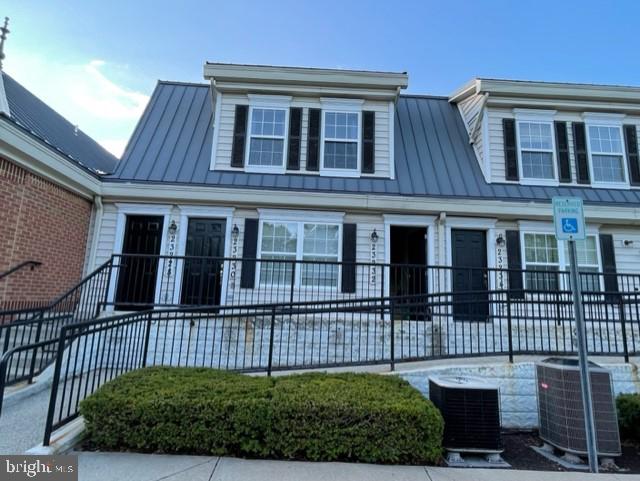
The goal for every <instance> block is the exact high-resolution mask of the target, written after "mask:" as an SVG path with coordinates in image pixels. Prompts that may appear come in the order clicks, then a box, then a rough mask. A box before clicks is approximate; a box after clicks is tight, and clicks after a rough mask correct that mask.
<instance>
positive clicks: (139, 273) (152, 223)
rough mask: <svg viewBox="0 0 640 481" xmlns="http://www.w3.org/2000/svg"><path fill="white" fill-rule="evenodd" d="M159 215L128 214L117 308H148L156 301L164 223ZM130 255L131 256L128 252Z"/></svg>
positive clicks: (117, 290)
mask: <svg viewBox="0 0 640 481" xmlns="http://www.w3.org/2000/svg"><path fill="white" fill-rule="evenodd" d="M163 223H164V218H163V217H162V216H157V215H128V216H127V223H126V226H125V232H124V242H123V244H122V254H124V255H123V256H122V257H121V259H120V272H119V275H118V287H117V289H116V309H120V310H124V309H127V310H139V309H147V308H149V306H150V305H152V304H153V302H154V297H155V292H156V281H157V278H158V258H157V257H149V255H153V256H157V255H159V254H160V245H161V243H162V225H163ZM127 254H128V255H127Z"/></svg>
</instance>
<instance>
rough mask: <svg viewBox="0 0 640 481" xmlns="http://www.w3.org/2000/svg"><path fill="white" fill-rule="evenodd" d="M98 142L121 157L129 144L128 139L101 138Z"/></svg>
mask: <svg viewBox="0 0 640 481" xmlns="http://www.w3.org/2000/svg"><path fill="white" fill-rule="evenodd" d="M98 143H99V144H100V145H102V146H103V147H104V148H105V149H107V150H108V151H109V152H111V153H112V154H113V155H115V156H116V157H118V158H120V157H121V156H122V154H123V153H124V149H125V147H126V146H127V139H124V140H123V139H101V140H99V141H98Z"/></svg>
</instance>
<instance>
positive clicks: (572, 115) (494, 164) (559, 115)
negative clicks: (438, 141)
mask: <svg viewBox="0 0 640 481" xmlns="http://www.w3.org/2000/svg"><path fill="white" fill-rule="evenodd" d="M485 115H486V116H487V123H488V132H487V136H488V140H487V142H485V148H486V147H487V144H488V154H489V163H490V170H491V178H490V180H491V182H500V183H504V182H508V181H506V180H505V164H504V134H503V131H502V119H504V118H511V119H513V118H515V117H516V116H515V115H514V113H513V109H512V108H506V107H495V106H491V107H487V108H486V111H485ZM553 120H554V121H561V122H566V124H567V142H568V145H569V163H570V169H571V183H568V184H564V183H563V184H561V185H578V184H577V182H576V159H575V152H574V145H573V128H572V123H574V122H585V119H584V118H583V117H582V115H581V113H579V112H568V111H558V112H556V114H555V115H554V116H553ZM623 123H624V124H633V125H635V126H636V130H637V132H638V138H640V117H636V116H630V115H628V116H626V117H625V118H624V120H623ZM589 125H598V122H595V121H594V122H592V123H591V124H590V123H589V122H586V123H585V129H586V130H587V131H588V129H589ZM587 136H588V132H587ZM621 136H622V137H621V139H622V142H623V144H622V150H623V152H622V154H621V155H623V157H624V160H623V162H622V167H623V172H624V175H625V181H623V182H617V183H605V184H601V185H604V186H607V185H611V186H612V187H626V186H627V185H628V183H627V180H626V179H628V176H629V173H628V165H627V160H626V153H625V147H624V136H623V133H622V132H621ZM553 138H554V141H555V129H554V130H553ZM587 140H588V138H587ZM590 147H591V146H590V145H589V144H587V150H588V151H589V155H591V148H590ZM554 154H555V153H554ZM554 157H555V155H554ZM554 164H557V161H556V160H554ZM556 168H557V165H556ZM591 181H592V185H594V186H598V184H599V183H598V182H597V181H594V178H593V175H592V176H591ZM529 184H535V182H534V181H530V182H529ZM542 184H543V183H542V182H541V185H542Z"/></svg>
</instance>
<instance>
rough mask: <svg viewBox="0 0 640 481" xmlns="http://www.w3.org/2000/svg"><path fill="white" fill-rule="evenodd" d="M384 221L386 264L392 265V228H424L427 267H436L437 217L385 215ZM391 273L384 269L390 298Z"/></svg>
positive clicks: (383, 216)
mask: <svg viewBox="0 0 640 481" xmlns="http://www.w3.org/2000/svg"><path fill="white" fill-rule="evenodd" d="M382 218H383V219H384V263H385V264H391V226H392V225H396V226H402V227H424V228H425V229H427V265H429V266H434V265H435V263H436V251H435V247H436V246H435V237H436V235H435V222H436V216H435V215H399V214H383V215H382ZM389 276H390V273H389V269H384V295H385V297H389V293H390V286H389V282H390V278H389ZM432 283H433V282H432V280H431V276H428V285H427V289H428V291H429V292H431V291H432V287H433V286H432V285H431V284H432Z"/></svg>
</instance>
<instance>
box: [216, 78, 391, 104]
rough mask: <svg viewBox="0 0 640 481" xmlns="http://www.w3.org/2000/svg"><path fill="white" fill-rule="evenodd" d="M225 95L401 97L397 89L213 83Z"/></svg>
mask: <svg viewBox="0 0 640 481" xmlns="http://www.w3.org/2000/svg"><path fill="white" fill-rule="evenodd" d="M212 85H215V88H216V89H218V90H219V91H220V92H223V93H246V92H248V91H251V92H255V93H262V94H266V95H280V94H283V93H284V94H287V95H295V96H300V97H317V96H319V95H322V96H326V97H349V98H366V99H370V100H393V101H395V100H396V99H397V97H398V95H399V92H398V90H397V89H374V88H361V87H334V86H315V85H299V84H267V83H258V82H223V81H219V80H218V81H216V82H215V83H212Z"/></svg>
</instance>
